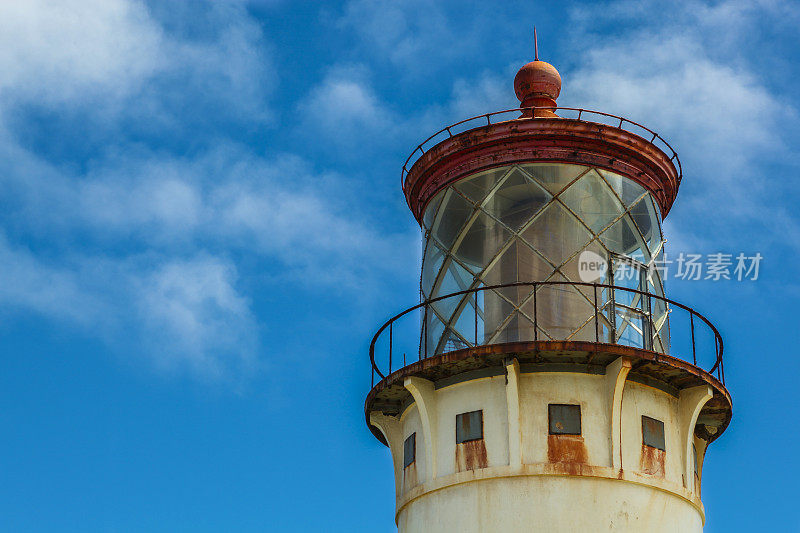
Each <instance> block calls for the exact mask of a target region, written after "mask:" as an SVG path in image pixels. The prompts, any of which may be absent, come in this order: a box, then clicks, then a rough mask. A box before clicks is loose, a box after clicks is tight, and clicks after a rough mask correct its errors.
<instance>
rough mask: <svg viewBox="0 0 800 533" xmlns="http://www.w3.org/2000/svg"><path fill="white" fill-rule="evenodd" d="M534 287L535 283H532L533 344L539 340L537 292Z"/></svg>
mask: <svg viewBox="0 0 800 533" xmlns="http://www.w3.org/2000/svg"><path fill="white" fill-rule="evenodd" d="M536 289H537V286H536V282H534V283H533V340H534V342H536V341H538V340H539V323H538V321H537V318H536V314H537V313H536V296H537V295H536V293H537V292H539V291H538V290H536Z"/></svg>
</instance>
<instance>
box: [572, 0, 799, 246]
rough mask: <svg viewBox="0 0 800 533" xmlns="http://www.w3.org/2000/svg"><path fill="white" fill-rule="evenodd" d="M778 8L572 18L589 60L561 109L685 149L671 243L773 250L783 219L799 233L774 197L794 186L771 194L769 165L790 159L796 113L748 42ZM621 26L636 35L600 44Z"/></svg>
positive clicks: (621, 10) (616, 7)
mask: <svg viewBox="0 0 800 533" xmlns="http://www.w3.org/2000/svg"><path fill="white" fill-rule="evenodd" d="M774 8H775V5H773V4H772V3H769V2H765V3H759V4H748V5H746V4H744V3H742V2H736V1H734V2H722V3H719V4H715V5H714V6H708V5H706V4H703V3H698V2H686V3H681V4H676V5H675V6H674V8H673V9H672V10H671V11H670V16H669V17H659V16H655V15H654V14H655V13H657V12H658V9H657V4H656V3H654V2H650V1H644V2H612V3H610V4H605V5H604V6H603V7H602V8H600V7H595V6H590V7H582V8H580V9H578V10H575V11H574V13H573V22H574V24H573V25H572V26H571V35H572V36H573V39H572V43H573V47H574V48H575V50H576V53H577V50H580V51H582V53H583V54H584V55H583V58H582V60H581V62H580V63H579V64H578V66H577V68H575V69H574V70H573V71H567V72H562V77H563V79H564V86H563V89H562V96H561V97H560V98H559V104H561V105H572V106H575V107H586V108H591V109H599V110H603V111H607V112H611V113H616V114H619V115H622V116H625V117H628V118H631V119H632V120H635V121H637V122H640V123H643V124H645V125H647V126H649V127H651V128H652V129H654V130H656V131H658V132H659V133H660V134H661V135H662V136H663V137H665V138H666V139H667V140H668V141H669V142H670V144H671V145H672V146H673V147H674V148H675V149H676V151H677V152H678V154H679V156H680V158H681V161H682V163H683V172H684V181H683V184H682V187H681V191H682V192H681V194H680V195H679V196H678V201H677V203H676V208H675V211H674V212H675V214H673V215H672V216H671V217H670V218H669V219H668V226H669V227H670V228H671V229H672V232H671V233H672V234H673V235H675V236H677V238H674V239H673V242H672V243H671V244H676V245H678V246H679V247H682V249H685V250H691V251H698V250H703V249H705V247H707V246H710V245H711V243H714V245H715V246H717V247H719V246H743V245H744V246H753V245H754V243H757V245H758V246H761V247H764V246H766V245H767V243H766V242H765V239H764V237H765V236H766V235H776V236H777V233H773V232H772V231H771V230H772V229H773V228H772V227H771V226H773V224H775V221H777V220H780V221H781V222H780V229H781V233H783V234H784V235H786V234H787V233H789V234H795V235H797V234H798V233H799V232H800V226H798V224H797V222H796V221H795V220H794V217H792V216H789V214H788V213H785V212H782V211H783V209H782V208H781V207H780V206H779V205H778V203H777V198H778V197H776V195H775V187H776V186H778V187H781V186H783V185H781V184H779V183H770V186H769V189H767V188H766V187H765V184H766V183H767V181H765V180H764V179H763V176H762V174H763V172H764V169H763V165H764V163H765V162H768V161H769V160H770V158H775V157H776V156H778V155H781V154H785V153H786V152H785V151H786V148H787V147H786V145H785V144H784V142H783V138H782V136H781V133H780V132H781V131H784V130H785V129H786V128H787V125H788V124H789V123H790V121H791V120H792V119H793V118H794V117H795V116H796V110H795V109H794V108H793V107H792V106H791V104H789V103H788V102H787V101H785V100H784V99H782V98H781V97H779V96H777V95H776V94H775V92H774V91H773V90H772V89H771V88H770V87H769V85H768V81H769V80H764V79H762V78H760V77H759V75H758V74H757V72H756V70H755V69H754V68H753V67H754V66H753V65H752V64H751V63H749V62H748V61H747V60H746V59H745V58H744V57H743V56H742V54H741V52H743V51H744V50H743V48H742V43H743V42H745V41H746V40H747V38H748V34H751V33H753V32H756V31H757V30H756V29H755V27H754V26H753V25H754V21H755V20H760V21H762V22H763V20H764V19H765V18H771V17H774V16H775V14H776V13H777V12H782V10H781V9H777V10H776V9H774ZM621 20H625V21H626V22H627V23H628V24H630V26H627V25H626V27H630V28H632V29H628V30H625V31H620V32H618V33H616V34H615V35H613V36H608V35H603V36H602V37H601V36H600V35H598V34H597V33H594V29H595V28H597V27H600V28H603V27H604V24H606V23H617V24H618V23H619V21H621ZM766 212H771V213H773V216H771V217H765V216H764V214H765V213H766ZM787 223H788V224H787ZM698 225H699V226H701V227H702V231H698V227H697V226H698ZM775 229H777V228H775ZM712 235H713V237H712ZM747 239H749V240H747ZM673 250H675V248H673Z"/></svg>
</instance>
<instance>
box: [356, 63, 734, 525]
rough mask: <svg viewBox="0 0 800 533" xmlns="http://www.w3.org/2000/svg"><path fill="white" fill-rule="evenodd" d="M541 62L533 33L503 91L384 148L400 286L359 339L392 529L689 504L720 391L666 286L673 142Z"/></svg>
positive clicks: (711, 341) (711, 362) (665, 513)
mask: <svg viewBox="0 0 800 533" xmlns="http://www.w3.org/2000/svg"><path fill="white" fill-rule="evenodd" d="M561 82H562V80H561V76H560V75H559V73H558V71H557V70H556V69H555V68H554V67H553V66H552V65H550V64H549V63H547V62H544V61H540V60H539V59H538V50H537V51H536V55H535V60H534V61H532V62H530V63H528V64H526V65H524V66H523V67H522V68H521V69H520V70H519V72H518V73H517V75H516V77H515V79H514V90H515V93H516V96H517V98H518V99H519V100H520V107H519V108H516V109H511V110H503V111H496V112H490V113H487V114H485V115H480V116H478V117H473V118H471V119H467V120H464V121H461V122H458V123H456V124H453V125H449V126H447V127H445V128H443V129H442V130H440V131H439V132H437V133H435V134H433V135H431V136H430V137H429V138H428V139H426V140H425V141H424V142H422V143H421V144H420V145H419V146H417V147H416V149H415V150H414V151H413V153H412V154H411V156H410V157H409V158H408V160H407V161H406V164H405V165H404V167H403V169H402V189H403V193H404V194H405V197H406V201H407V203H408V205H409V207H410V209H411V212H412V214H413V216H414V217H415V218H416V220H417V221H418V223H419V225H420V228H421V235H422V243H423V254H422V257H423V259H422V269H421V275H420V303H419V304H418V305H415V306H412V307H410V308H408V309H406V310H399V309H398V310H396V311H394V312H396V314H394V316H393V317H392V318H391V319H390V320H388V321H387V322H386V323H385V324H383V325H382V326H381V327H380V328H379V329H378V331H377V333H376V334H375V336H374V338H373V339H372V343H371V345H370V353H369V356H370V363H371V366H372V384H371V385H372V386H371V390H370V391H369V393H368V395H367V398H366V402H365V415H366V421H367V426H368V428H369V429H370V430H371V431H372V433H373V434H374V435H375V437H376V438H377V439H378V440H379V441H380V442H381V443H383V444H385V445H386V446H388V448H389V450H390V452H391V457H392V463H393V471H394V486H395V501H396V506H395V516H394V520H395V522H396V524H397V527H398V529H399V531H400V532H402V533H417V532H419V533H421V532H425V533H436V532H454V531H458V532H495V531H498V532H499V531H543V532H544V531H547V532H554V531H555V532H562V531H563V532H574V531H592V532H594V531H642V532H676V531H681V532H695V531H702V529H703V526H704V524H705V522H706V513H705V509H704V507H703V503H702V499H701V495H702V485H703V464H704V459H705V457H706V452H707V450H708V447H709V446H710V445H711V443H712V442H714V441H715V440H716V439H717V438H719V437H720V435H721V434H722V433H723V432H724V430H725V428H726V427H727V426H728V424H729V422H730V420H731V415H732V403H731V396H730V394H729V392H728V390H727V389H726V388H725V384H724V383H725V373H724V366H723V340H722V337H721V336H720V334H719V332H718V330H717V328H716V327H715V326H714V325H713V323H712V322H711V321H710V320H709V319H708V318H706V317H705V316H703V315H702V314H700V313H699V312H698V311H696V310H695V309H693V308H692V307H690V305H689V304H688V303H683V302H676V301H674V300H671V299H670V298H668V296H667V293H666V291H665V285H666V281H667V280H666V279H665V278H666V276H665V270H666V269H665V265H666V264H667V260H666V256H665V249H664V247H665V242H666V241H665V238H664V235H663V234H662V231H661V226H662V222H663V220H664V218H665V217H666V216H667V214H668V213H669V211H670V208H671V207H672V205H673V202H674V201H675V199H676V196H677V193H678V188H679V186H680V184H681V179H682V177H683V172H682V168H681V164H680V159H679V157H678V154H677V153H676V152H675V151H674V150H673V149H672V147H671V146H670V145H669V144H668V143H667V142H666V141H665V140H664V139H663V138H662V137H661V136H660V135H659V134H658V133H656V132H655V131H653V130H650V129H649V128H647V127H646V126H643V125H641V124H639V123H637V122H634V121H632V120H629V119H627V118H623V117H618V116H615V115H611V114H608V113H604V112H602V111H592V110H587V109H579V108H564V107H558V104H557V98H558V96H559V93H560V90H561ZM609 90H613V88H609ZM390 312H391V311H390Z"/></svg>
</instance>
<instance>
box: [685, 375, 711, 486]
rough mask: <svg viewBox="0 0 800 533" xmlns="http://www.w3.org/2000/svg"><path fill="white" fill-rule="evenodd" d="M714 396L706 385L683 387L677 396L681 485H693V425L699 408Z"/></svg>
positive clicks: (698, 414) (695, 422)
mask: <svg viewBox="0 0 800 533" xmlns="http://www.w3.org/2000/svg"><path fill="white" fill-rule="evenodd" d="M712 396H714V391H713V390H712V389H711V387H709V386H708V385H701V386H699V387H692V388H691V389H684V390H682V391H681V392H680V395H679V396H678V417H679V420H680V431H681V441H682V442H683V454H684V455H683V462H684V470H683V471H684V476H683V486H684V487H690V488H691V487H692V486H693V485H694V455H693V453H692V444H694V426H695V425H696V424H697V417H698V416H700V410H701V409H702V408H703V406H704V405H705V404H706V402H707V401H708V400H710V399H711V398H712Z"/></svg>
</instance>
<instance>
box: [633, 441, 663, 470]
mask: <svg viewBox="0 0 800 533" xmlns="http://www.w3.org/2000/svg"><path fill="white" fill-rule="evenodd" d="M666 455H667V453H666V452H665V451H664V450H659V449H658V448H653V447H652V446H647V445H646V444H642V458H641V461H640V463H639V469H640V470H641V471H642V472H644V473H645V474H650V475H651V476H659V477H664V459H665V458H666Z"/></svg>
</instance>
